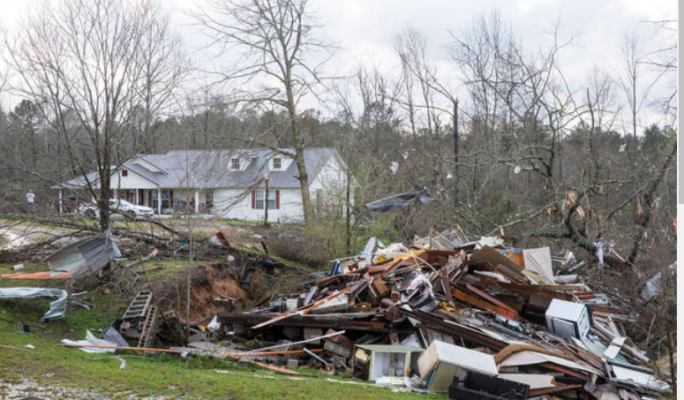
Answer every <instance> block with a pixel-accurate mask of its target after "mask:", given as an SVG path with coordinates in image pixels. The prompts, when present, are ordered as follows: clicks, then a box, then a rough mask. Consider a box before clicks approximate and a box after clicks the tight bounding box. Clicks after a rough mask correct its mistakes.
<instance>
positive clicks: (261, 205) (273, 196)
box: [254, 189, 276, 210]
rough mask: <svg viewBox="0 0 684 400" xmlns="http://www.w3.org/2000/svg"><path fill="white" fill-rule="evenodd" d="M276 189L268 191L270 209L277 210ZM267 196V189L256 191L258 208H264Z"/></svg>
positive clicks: (256, 206) (256, 205)
mask: <svg viewBox="0 0 684 400" xmlns="http://www.w3.org/2000/svg"><path fill="white" fill-rule="evenodd" d="M274 192H275V191H274V190H269V191H268V209H269V210H275V209H276V194H275V193H274ZM265 197H266V191H265V190H263V189H258V190H256V191H255V203H254V205H255V207H254V208H256V209H257V210H263V209H264V198H265Z"/></svg>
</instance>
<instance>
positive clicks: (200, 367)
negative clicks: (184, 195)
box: [0, 261, 446, 400]
mask: <svg viewBox="0 0 684 400" xmlns="http://www.w3.org/2000/svg"><path fill="white" fill-rule="evenodd" d="M156 264H165V265H167V266H168V268H167V269H163V270H159V271H154V272H153V273H151V274H154V273H159V275H160V276H159V278H161V279H164V278H165V276H161V275H169V274H170V272H174V271H176V272H177V271H180V270H182V268H184V267H185V266H187V262H185V261H150V262H149V264H147V265H146V266H149V267H153V266H154V265H156ZM46 269H47V266H46V265H44V264H25V268H24V269H22V270H21V272H35V271H42V270H46ZM0 270H1V271H3V272H4V271H7V264H4V265H3V264H0ZM46 284H47V285H50V286H55V285H57V282H55V281H10V280H6V279H0V286H2V287H13V286H44V285H46ZM80 299H81V300H85V301H87V302H89V303H91V304H93V305H94V308H93V309H91V310H85V309H83V308H80V307H77V306H71V305H70V307H69V309H68V311H67V314H66V317H65V318H64V319H62V320H54V321H50V322H45V323H42V322H40V317H41V316H42V315H43V314H44V313H45V311H46V310H47V309H48V304H49V301H50V300H48V299H45V300H43V299H31V300H2V301H0V344H1V345H8V346H15V347H18V348H20V349H21V350H16V349H11V348H7V347H0V382H2V383H3V385H4V386H7V385H8V384H11V383H12V382H15V381H18V380H20V379H21V378H23V377H28V378H31V379H33V380H35V381H37V382H38V383H45V384H53V385H61V386H72V387H80V388H83V389H88V390H91V391H97V392H101V393H102V394H106V395H109V396H112V397H113V398H117V397H119V396H121V397H123V396H124V394H127V393H129V392H130V391H133V392H134V393H136V394H138V395H141V396H148V395H157V396H178V395H181V394H184V397H183V398H184V399H207V400H214V399H216V400H218V399H221V400H223V399H255V400H256V399H293V400H294V399H307V400H310V399H329V398H333V397H334V398H336V399H340V400H341V399H369V400H370V399H373V400H377V399H396V400H403V399H418V398H420V395H417V394H411V393H393V392H392V391H391V390H389V389H384V388H378V387H371V386H365V385H354V384H341V383H336V382H329V381H328V380H327V379H328V378H331V379H334V380H343V381H345V382H357V383H367V382H362V381H357V380H352V379H344V378H342V377H341V376H329V375H325V374H323V373H319V372H318V371H313V370H311V369H300V372H302V373H306V374H314V375H316V376H317V378H304V379H303V380H292V379H289V378H288V377H285V376H281V375H276V374H274V373H273V372H271V371H267V370H263V369H258V368H241V367H237V366H234V365H233V364H229V363H227V362H225V361H223V360H218V359H214V358H208V357H202V358H191V359H189V360H184V359H182V358H180V357H178V356H175V355H163V354H156V355H151V356H148V357H146V358H144V359H142V358H133V357H131V358H126V357H125V356H126V355H131V356H132V355H136V356H139V355H140V354H138V353H135V352H124V353H123V355H124V358H125V359H126V362H127V366H126V369H124V370H120V369H119V365H120V362H119V361H118V360H116V359H114V358H106V357H107V356H111V354H104V355H103V354H87V353H84V352H82V351H80V350H78V349H74V348H67V347H62V346H59V345H58V344H59V342H60V341H61V340H62V339H64V338H68V339H73V340H79V339H83V338H84V337H85V332H86V330H91V331H92V332H93V333H94V334H95V335H96V336H99V333H100V330H102V329H105V328H106V327H107V326H109V324H110V323H111V322H112V321H114V320H115V319H116V318H117V317H119V316H120V315H121V314H122V313H123V311H124V310H125V308H126V307H127V305H128V302H129V301H130V299H129V298H126V297H125V296H120V295H117V294H114V293H110V294H99V292H95V293H88V294H86V295H84V296H82V297H81V298H80ZM24 324H27V325H30V327H31V332H30V333H22V332H21V330H22V326H23V325H24ZM27 344H31V345H33V346H35V349H33V350H29V349H27V348H25V347H24V346H26V345H27ZM216 370H223V371H228V373H218V372H216ZM3 385H0V397H2V386H3ZM445 398H446V396H442V395H431V396H430V399H445Z"/></svg>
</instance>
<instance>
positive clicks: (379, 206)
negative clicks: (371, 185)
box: [366, 188, 432, 215]
mask: <svg viewBox="0 0 684 400" xmlns="http://www.w3.org/2000/svg"><path fill="white" fill-rule="evenodd" d="M416 199H417V200H418V201H420V202H421V203H423V204H427V203H429V202H430V201H431V200H432V197H431V196H430V193H429V192H428V190H427V188H424V189H422V190H417V191H415V192H408V193H401V194H395V195H393V196H388V197H385V198H382V199H380V200H375V201H372V202H370V203H367V204H366V209H367V210H368V211H369V212H370V213H371V215H378V214H382V213H385V212H390V211H394V210H396V209H397V208H401V207H404V206H407V205H408V204H410V203H411V202H412V201H414V200H416Z"/></svg>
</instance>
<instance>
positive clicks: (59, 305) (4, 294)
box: [0, 287, 67, 321]
mask: <svg viewBox="0 0 684 400" xmlns="http://www.w3.org/2000/svg"><path fill="white" fill-rule="evenodd" d="M38 297H54V298H55V299H56V300H55V301H53V302H52V303H50V309H49V310H48V311H47V312H46V313H45V315H43V317H42V318H41V321H45V320H48V319H55V318H64V313H65V312H66V308H67V292H66V290H62V289H44V288H29V287H18V288H3V289H0V299H34V298H38Z"/></svg>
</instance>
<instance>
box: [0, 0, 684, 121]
mask: <svg viewBox="0 0 684 400" xmlns="http://www.w3.org/2000/svg"><path fill="white" fill-rule="evenodd" d="M55 1H58V0H55ZM37 2H38V0H23V1H21V0H0V23H2V24H4V26H5V27H8V28H9V29H13V28H16V22H17V21H18V20H19V19H20V18H21V16H22V14H24V13H26V12H27V10H28V9H29V7H31V5H32V4H36V3H37ZM162 4H164V5H165V6H166V7H167V8H168V10H169V11H170V13H171V15H172V18H173V21H174V22H175V23H176V27H177V29H178V30H179V32H180V33H181V37H182V38H183V40H184V41H185V44H186V46H187V48H188V52H189V53H190V54H194V56H195V57H196V58H199V57H200V56H204V55H206V52H199V53H197V52H196V50H197V49H198V48H200V47H201V45H202V43H203V41H204V39H203V37H202V36H201V35H199V34H197V32H196V31H195V30H194V28H193V27H191V26H189V22H190V21H189V19H188V17H187V16H186V15H185V14H184V13H183V12H182V11H183V10H187V9H192V8H195V7H196V6H195V4H200V5H201V4H202V1H186V0H163V1H162ZM311 4H312V6H313V8H314V9H315V10H316V11H317V13H318V15H319V16H320V19H321V21H322V23H323V24H324V26H325V27H324V29H323V30H321V33H322V34H323V35H324V36H325V39H326V40H328V41H332V42H335V43H337V44H338V45H339V46H340V47H341V50H340V52H338V54H337V57H336V59H335V60H334V63H335V65H333V66H332V67H334V68H335V69H337V70H341V71H351V70H352V69H354V68H355V67H356V66H357V65H359V64H371V63H373V64H375V65H379V66H381V67H382V68H387V69H391V68H393V66H394V65H396V57H395V56H394V54H393V49H392V38H393V36H394V35H395V34H397V33H398V32H400V31H401V30H402V29H403V28H404V27H406V26H407V25H410V26H411V27H412V28H414V29H415V30H418V31H420V32H421V33H422V34H423V35H424V36H425V37H426V38H427V39H428V40H429V42H430V46H431V49H430V50H431V53H432V54H433V56H434V58H436V59H438V60H441V63H440V66H441V67H442V68H444V69H449V68H452V69H453V68H454V67H453V65H450V64H449V62H448V61H449V54H448V51H447V46H448V45H449V43H450V42H451V37H450V34H449V32H453V33H455V34H458V33H459V32H460V31H462V30H464V29H465V28H466V27H467V26H468V25H469V24H470V23H471V22H472V20H473V18H474V17H475V16H476V15H480V14H489V13H491V12H492V11H493V10H498V11H499V13H500V14H501V16H502V18H503V20H504V21H505V22H507V23H509V24H510V25H511V27H512V28H513V30H514V32H515V33H516V35H517V36H518V37H519V38H522V40H523V41H524V42H525V44H526V45H529V46H535V45H537V43H538V42H539V40H540V38H541V37H543V32H545V31H548V29H549V28H550V27H551V25H552V24H553V22H554V21H556V20H558V19H560V20H561V23H562V27H563V33H564V34H566V35H570V34H573V35H576V39H575V46H573V47H572V48H570V49H568V50H567V51H566V52H565V53H564V56H563V58H562V59H561V62H562V65H563V66H564V69H565V70H566V71H567V72H568V73H569V74H570V75H571V78H572V79H573V80H575V81H576V82H580V81H581V80H582V79H584V78H586V77H587V76H588V75H589V74H590V73H591V71H592V70H593V68H594V66H596V65H598V66H600V67H601V68H602V69H604V70H605V71H607V72H609V73H611V74H612V75H615V74H616V73H617V69H618V68H619V65H618V63H617V62H618V59H619V56H620V46H621V42H622V38H623V36H624V34H625V33H627V32H629V31H632V30H636V31H637V32H639V34H640V37H641V38H643V41H644V46H645V47H646V48H648V47H649V46H651V47H653V48H654V46H657V45H658V43H657V42H656V41H655V40H650V41H649V38H653V36H654V29H653V26H652V25H651V24H648V23H646V21H653V20H662V19H676V17H677V1H676V0H647V1H644V0H575V1H567V0H566V1H561V0H519V1H493V0H490V1H482V0H480V1H477V0H468V1H461V0H420V1H419V0H411V1H409V0H311ZM219 62H220V60H219V61H217V63H219ZM445 72H448V71H445ZM0 101H2V102H3V105H4V106H5V107H7V106H8V103H16V99H13V98H9V97H8V96H7V95H5V96H3V97H0ZM9 105H10V107H13V104H9ZM644 122H645V121H644Z"/></svg>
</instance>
